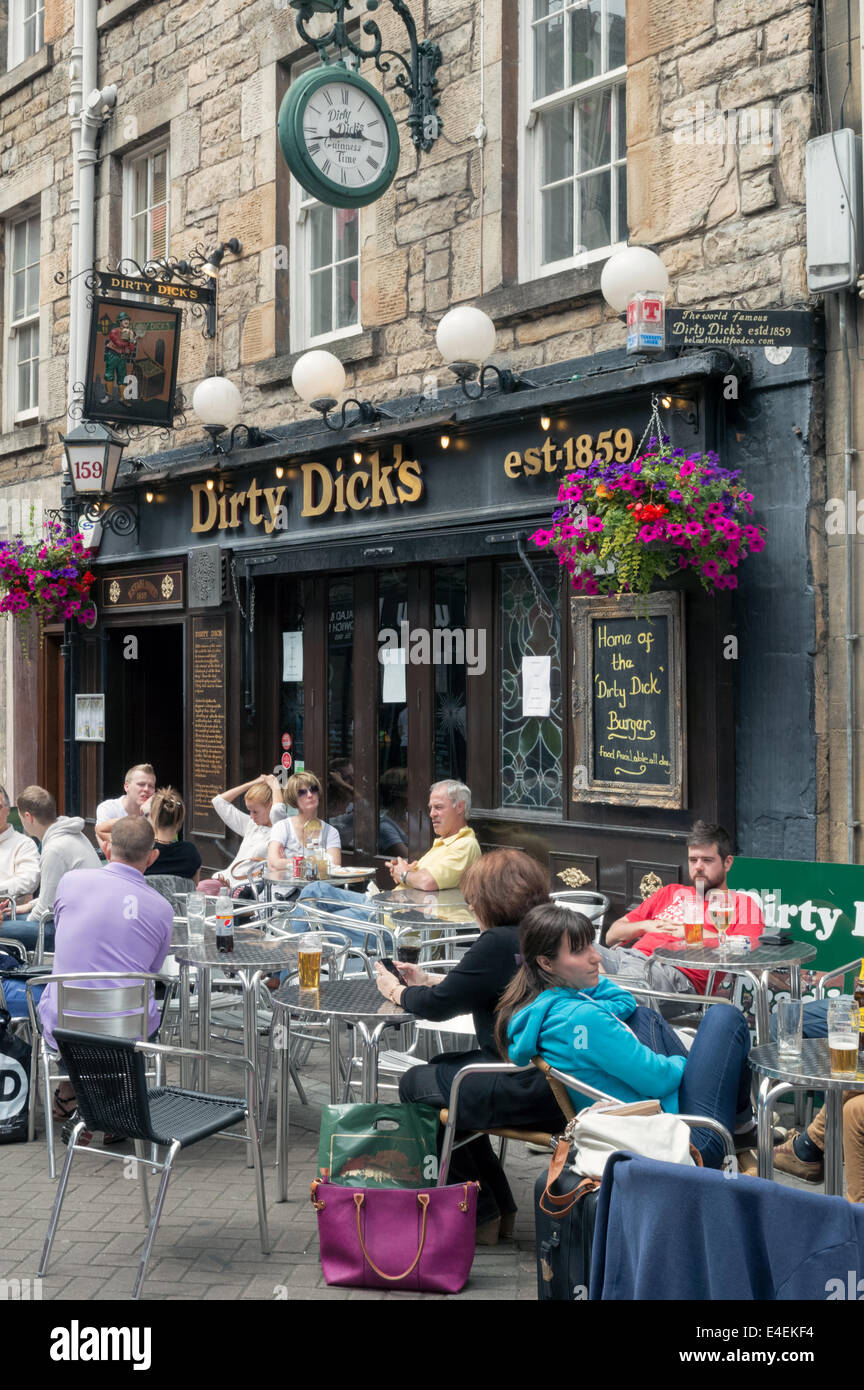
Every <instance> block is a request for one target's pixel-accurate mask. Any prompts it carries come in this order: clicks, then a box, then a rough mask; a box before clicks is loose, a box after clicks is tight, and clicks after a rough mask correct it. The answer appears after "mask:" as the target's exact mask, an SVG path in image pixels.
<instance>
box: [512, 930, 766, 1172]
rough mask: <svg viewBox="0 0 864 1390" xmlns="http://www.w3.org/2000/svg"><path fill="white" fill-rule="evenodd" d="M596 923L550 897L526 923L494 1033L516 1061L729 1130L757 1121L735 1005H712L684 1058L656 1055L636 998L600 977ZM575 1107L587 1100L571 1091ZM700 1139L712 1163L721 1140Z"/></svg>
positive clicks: (706, 1135) (700, 1133)
mask: <svg viewBox="0 0 864 1390" xmlns="http://www.w3.org/2000/svg"><path fill="white" fill-rule="evenodd" d="M593 943H594V929H593V927H592V925H591V923H590V922H589V921H588V920H587V919H586V918H585V917H583V916H582V915H581V914H580V913H576V912H571V911H570V910H569V909H567V908H562V907H556V906H555V905H554V904H551V903H546V904H543V905H542V906H541V907H535V908H532V910H531V911H530V912H529V913H528V914H527V915H526V917H525V918H524V919H523V922H522V927H521V932H520V949H521V954H522V964H521V966H520V968H519V970H518V971H517V973H516V975H515V976H514V977H513V980H512V982H511V984H510V986H509V987H508V989H507V991H506V993H505V994H504V995H503V996H502V999H501V1003H500V1005H499V1008H498V1017H497V1022H496V1037H497V1039H498V1045H499V1047H500V1049H501V1051H502V1052H503V1053H504V1054H505V1055H506V1054H507V1053H508V1052H509V1056H510V1060H511V1062H515V1063H516V1064H517V1065H518V1066H525V1065H526V1064H527V1063H528V1062H530V1061H531V1058H532V1057H536V1056H538V1055H539V1056H542V1057H544V1058H545V1059H546V1061H547V1062H550V1063H551V1064H552V1066H553V1067H558V1068H559V1069H560V1070H561V1071H566V1072H570V1074H571V1075H572V1076H575V1077H578V1079H579V1080H580V1081H585V1082H587V1083H588V1085H589V1086H593V1087H594V1088H595V1089H596V1090H598V1091H605V1092H606V1093H607V1094H608V1095H611V1096H615V1097H616V1099H618V1100H622V1101H633V1100H644V1099H646V1098H649V1097H650V1098H653V1099H655V1100H659V1101H660V1104H661V1106H662V1108H663V1110H665V1111H668V1112H670V1113H672V1114H677V1113H678V1112H681V1113H682V1114H687V1115H706V1116H708V1117H710V1118H712V1119H716V1120H719V1121H720V1123H721V1124H724V1125H725V1126H726V1128H727V1129H728V1130H729V1131H730V1132H732V1131H733V1130H734V1129H735V1126H736V1119H737V1120H738V1121H739V1128H740V1126H741V1124H742V1123H746V1122H747V1121H748V1120H749V1119H750V1117H751V1107H750V1068H749V1066H748V1064H747V1054H748V1052H749V1050H750V1035H749V1033H748V1031H747V1025H746V1024H745V1022H744V1018H743V1016H742V1014H741V1013H740V1012H739V1010H738V1009H736V1008H732V1007H728V1006H726V1005H716V1006H713V1007H711V1008H710V1009H708V1011H707V1012H706V1015H705V1017H704V1018H703V1020H702V1022H701V1024H700V1025H699V1029H698V1031H697V1034H696V1038H695V1039H694V1042H693V1046H692V1048H691V1050H690V1052H689V1054H688V1055H687V1056H686V1057H667V1056H662V1055H659V1054H658V1053H657V1052H654V1051H652V1050H651V1048H650V1047H646V1046H644V1044H643V1043H641V1042H639V1041H638V1039H637V1038H636V1036H635V1035H634V1033H633V1032H632V1031H631V1029H630V1027H628V1022H627V1020H628V1019H631V1018H632V1017H633V1015H634V1014H635V1012H636V1007H637V1006H636V1000H635V999H634V998H633V995H632V994H628V992H627V991H626V990H624V989H621V988H620V987H619V986H618V985H617V984H615V983H614V982H613V981H612V980H608V979H605V978H604V979H601V978H600V964H601V962H600V956H599V954H598V953H597V951H595V950H594V944H593ZM570 1094H571V1096H572V1099H573V1102H574V1104H575V1105H576V1107H577V1109H581V1108H582V1107H583V1106H584V1105H586V1104H588V1103H589V1102H588V1101H587V1099H586V1097H585V1096H581V1095H580V1094H579V1093H578V1092H571V1093H570ZM693 1143H694V1144H695V1145H696V1147H697V1148H698V1149H699V1151H700V1153H701V1155H702V1160H703V1162H704V1163H705V1165H706V1166H707V1167H709V1168H719V1167H720V1166H721V1164H722V1161H723V1145H722V1143H721V1141H720V1138H719V1136H717V1135H715V1134H713V1133H712V1132H711V1131H709V1130H694V1131H693Z"/></svg>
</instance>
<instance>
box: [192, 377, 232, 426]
mask: <svg viewBox="0 0 864 1390" xmlns="http://www.w3.org/2000/svg"><path fill="white" fill-rule="evenodd" d="M242 405H243V399H242V397H241V395H240V392H239V391H238V390H237V387H236V386H235V385H234V382H233V381H229V380H228V378H227V376H208V377H205V378H204V380H203V381H202V382H199V384H198V385H197V386H196V387H195V390H194V391H193V393H192V409H193V410H194V411H195V414H196V415H197V416H198V419H199V420H200V421H201V423H202V425H221V426H222V427H223V428H224V429H227V428H228V426H229V425H233V424H234V422H235V421H236V419H237V416H238V415H239V414H240V410H241V408H242Z"/></svg>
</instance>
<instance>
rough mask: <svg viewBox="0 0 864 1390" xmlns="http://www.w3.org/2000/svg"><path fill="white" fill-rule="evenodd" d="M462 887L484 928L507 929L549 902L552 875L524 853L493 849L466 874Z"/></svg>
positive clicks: (464, 896)
mask: <svg viewBox="0 0 864 1390" xmlns="http://www.w3.org/2000/svg"><path fill="white" fill-rule="evenodd" d="M459 887H460V890H461V893H462V896H463V898H464V899H465V901H466V903H468V905H469V907H472V908H473V909H474V912H475V914H476V916H477V920H478V921H479V922H480V923H481V924H482V925H483V926H484V927H505V926H511V925H512V924H513V923H514V922H521V921H522V919H523V918H524V917H525V914H526V913H528V912H530V911H531V909H532V908H533V907H538V906H539V905H540V903H545V902H547V901H548V899H549V872H548V870H547V869H544V868H543V867H542V865H540V864H538V863H537V860H536V859H532V858H531V857H530V855H528V854H524V853H523V852H522V850H521V849H493V850H492V851H491V852H490V853H489V854H484V855H483V856H482V857H481V858H480V859H477V860H475V862H474V863H473V864H472V865H471V866H470V867H469V868H468V869H467V870H466V871H465V874H464V875H463V877H462V882H461V883H460V885H459Z"/></svg>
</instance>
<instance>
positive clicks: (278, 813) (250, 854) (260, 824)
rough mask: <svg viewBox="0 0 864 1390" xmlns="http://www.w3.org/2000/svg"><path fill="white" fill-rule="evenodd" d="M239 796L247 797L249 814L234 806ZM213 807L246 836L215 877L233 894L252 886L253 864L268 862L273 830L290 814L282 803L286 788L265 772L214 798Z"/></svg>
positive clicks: (231, 827)
mask: <svg viewBox="0 0 864 1390" xmlns="http://www.w3.org/2000/svg"><path fill="white" fill-rule="evenodd" d="M244 793H245V796H244ZM239 796H244V800H245V803H246V813H244V812H243V811H241V810H239V808H238V807H237V806H235V805H234V804H233V803H234V801H235V800H236V799H237V797H239ZM211 805H212V807H213V810H214V811H215V812H216V814H217V816H219V818H220V819H221V820H223V821H224V822H225V824H226V825H227V826H228V828H229V830H233V831H234V832H235V833H236V834H237V835H241V836H242V840H241V842H240V848H239V849H238V851H237V853H236V854H235V856H234V858H233V859H232V860H231V863H230V864H229V865H228V867H227V869H223V870H222V872H221V873H220V874H216V875H215V877H216V878H217V879H219V881H220V882H221V883H224V884H225V885H226V887H228V888H230V889H231V890H232V891H233V890H234V889H235V888H243V887H245V886H247V885H248V869H249V867H250V865H252V864H254V863H256V862H257V863H258V864H260V865H264V864H266V863H267V846H268V845H269V843H270V831H271V829H272V827H273V826H274V825H278V823H279V822H280V821H282V820H284V819H285V818H286V816H287V815H288V814H289V811H288V807H287V806H286V805H285V803H284V802H283V800H282V788H281V787H280V785H279V783H278V781H277V780H276V778H275V777H274V776H272V774H268V773H266V772H262V774H261V776H260V777H256V778H254V779H253V780H252V781H251V782H241V784H240V786H239V787H229V789H228V790H227V791H224V792H222V793H221V795H220V796H214V797H213V800H212V802H211ZM247 813H248V814H247ZM244 866H245V867H244Z"/></svg>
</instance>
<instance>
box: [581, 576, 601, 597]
mask: <svg viewBox="0 0 864 1390" xmlns="http://www.w3.org/2000/svg"><path fill="white" fill-rule="evenodd" d="M582 592H583V594H599V592H600V590H599V588H598V587H597V580H596V579H595V578H594V576H593V574H586V575H585V578H584V580H583V582H582Z"/></svg>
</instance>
